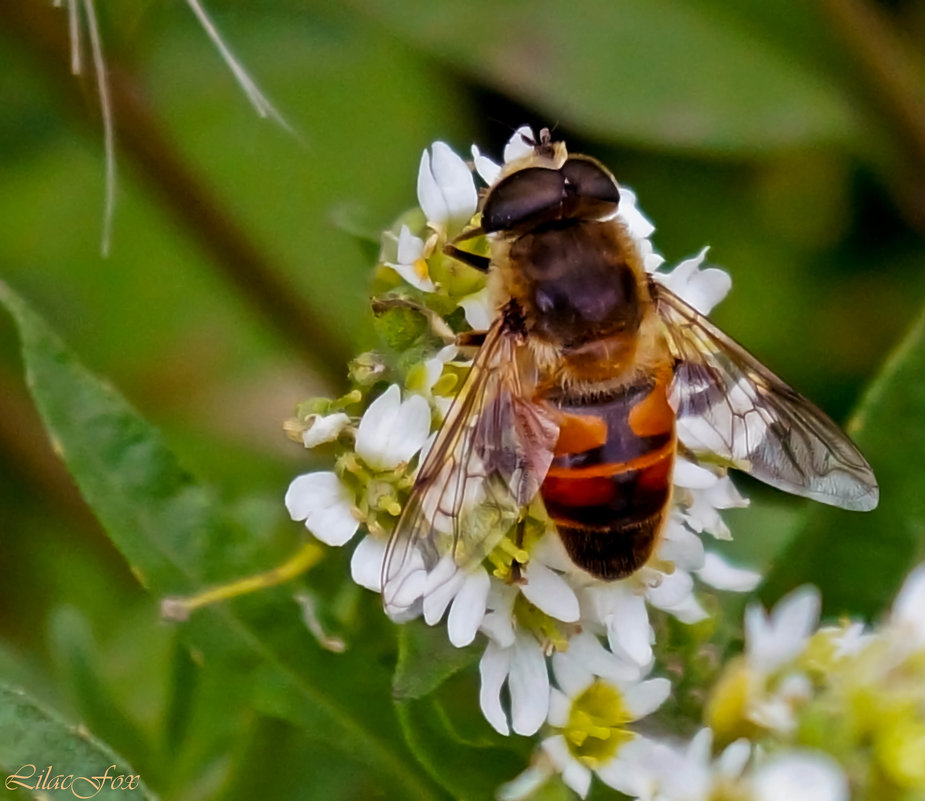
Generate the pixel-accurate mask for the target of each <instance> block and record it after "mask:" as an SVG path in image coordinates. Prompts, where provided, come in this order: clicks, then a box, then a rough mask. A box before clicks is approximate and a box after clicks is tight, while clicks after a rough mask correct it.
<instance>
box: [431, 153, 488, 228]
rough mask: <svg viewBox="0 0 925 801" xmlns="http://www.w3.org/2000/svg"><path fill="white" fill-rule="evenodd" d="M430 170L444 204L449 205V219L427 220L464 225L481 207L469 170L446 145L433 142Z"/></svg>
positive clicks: (447, 206) (447, 207)
mask: <svg viewBox="0 0 925 801" xmlns="http://www.w3.org/2000/svg"><path fill="white" fill-rule="evenodd" d="M431 153H433V157H432V158H431V168H432V169H433V174H434V179H435V180H436V182H437V186H438V187H439V188H440V192H441V194H442V195H443V200H444V202H445V203H446V209H447V215H448V216H447V217H446V218H445V219H442V220H441V219H437V218H430V217H428V221H430V222H435V223H445V222H450V221H452V222H455V223H457V224H459V225H462V224H465V223H466V222H468V221H469V218H470V217H471V216H472V215H473V214H475V209H476V207H477V206H478V204H479V196H478V192H477V191H476V189H475V181H473V180H472V172H471V171H470V170H469V166H468V165H467V164H466V162H465V161H463V160H462V158H460V157H459V156H458V155H457V154H456V153H455V152H454V151H453V149H452V148H451V147H450V146H449V145H447V144H446V143H445V142H434V143H433V145H432V146H431Z"/></svg>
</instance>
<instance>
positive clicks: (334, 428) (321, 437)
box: [302, 412, 350, 448]
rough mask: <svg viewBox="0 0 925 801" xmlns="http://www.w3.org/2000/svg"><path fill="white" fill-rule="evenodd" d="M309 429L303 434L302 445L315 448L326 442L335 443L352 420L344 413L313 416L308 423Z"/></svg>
mask: <svg viewBox="0 0 925 801" xmlns="http://www.w3.org/2000/svg"><path fill="white" fill-rule="evenodd" d="M306 423H307V427H306V429H305V431H303V432H302V444H303V445H304V446H305V447H306V448H314V447H316V446H317V445H321V444H322V443H325V442H333V441H334V440H335V439H337V438H338V437H339V436H340V432H341V431H343V430H344V429H345V428H346V427H347V426H348V425H350V418H349V417H348V416H347V415H346V414H344V413H343V412H335V413H334V414H326V415H321V414H313V415H311V416H310V417H309V418H308V420H307V421H306Z"/></svg>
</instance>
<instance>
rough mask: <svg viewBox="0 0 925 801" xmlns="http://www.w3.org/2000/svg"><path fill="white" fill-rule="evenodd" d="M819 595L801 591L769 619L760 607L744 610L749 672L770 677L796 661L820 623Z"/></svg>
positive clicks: (782, 602) (810, 590)
mask: <svg viewBox="0 0 925 801" xmlns="http://www.w3.org/2000/svg"><path fill="white" fill-rule="evenodd" d="M819 606H820V599H819V591H818V590H817V589H816V588H815V587H810V586H806V587H800V588H799V589H797V590H794V591H793V592H792V593H790V594H789V595H787V596H786V597H785V598H783V599H782V600H780V601H778V602H777V605H776V606H775V607H774V611H773V612H771V614H770V616H769V615H768V614H767V613H766V612H765V611H764V609H763V608H762V606H761V605H760V604H751V605H750V606H749V607H748V608H747V609H746V610H745V659H746V661H747V663H748V666H749V668H750V669H752V670H754V671H756V672H758V673H760V674H764V675H767V674H770V673H773V672H775V671H776V670H777V669H778V668H780V667H783V666H784V665H786V664H787V663H788V662H791V661H792V660H794V659H795V658H796V657H797V655H798V654H799V653H800V652H801V651H802V650H803V649H804V648H805V647H806V643H807V642H808V641H809V636H810V634H812V633H813V631H814V630H815V628H816V625H817V624H818V622H819Z"/></svg>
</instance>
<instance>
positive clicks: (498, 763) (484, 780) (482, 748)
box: [396, 696, 529, 801]
mask: <svg viewBox="0 0 925 801" xmlns="http://www.w3.org/2000/svg"><path fill="white" fill-rule="evenodd" d="M396 708H397V709H398V714H399V718H400V720H401V723H402V728H403V729H404V731H405V737H406V738H407V739H408V743H409V745H410V746H411V748H412V750H413V751H414V754H415V756H416V757H417V758H418V761H419V762H420V763H421V764H422V765H423V766H424V767H425V768H426V770H427V772H428V773H429V774H430V775H431V777H432V778H433V779H435V780H436V781H438V782H439V783H440V784H441V785H442V786H443V787H444V788H445V789H446V790H447V791H448V792H450V793H451V794H452V795H453V797H454V798H459V799H472V800H473V801H475V800H476V799H492V798H494V797H495V791H496V790H497V788H498V786H499V785H501V784H503V783H504V782H506V781H510V780H511V779H513V778H514V777H515V776H516V775H517V774H518V773H519V772H520V771H521V770H523V768H524V765H525V764H526V761H527V760H526V755H524V754H522V753H518V752H517V751H516V750H515V749H516V747H517V746H518V745H519V746H523V744H525V743H527V742H529V741H527V740H525V739H523V738H512V739H510V740H506V741H504V745H507V746H508V748H501V747H498V746H499V742H498V741H499V740H500V739H501V738H500V736H498V735H495V736H487V735H486V737H485V738H484V742H473V741H467V740H464V739H463V738H462V737H461V736H460V735H459V734H458V733H457V732H456V731H455V729H454V728H453V725H452V724H451V723H450V716H449V715H448V714H447V713H446V711H445V710H444V709H443V707H442V705H441V704H440V702H439V701H438V700H437V699H435V698H434V696H429V697H427V698H421V699H407V700H404V701H399V702H397V703H396ZM455 719H456V718H455V716H453V720H455ZM481 725H482V727H483V728H486V729H487V727H488V724H487V723H485V721H484V720H482V721H481ZM492 734H494V733H492Z"/></svg>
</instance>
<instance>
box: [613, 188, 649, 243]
mask: <svg viewBox="0 0 925 801" xmlns="http://www.w3.org/2000/svg"><path fill="white" fill-rule="evenodd" d="M619 216H620V217H622V218H623V222H624V223H626V227H627V228H628V229H629V232H630V234H631V235H632V236H633V238H634V239H648V238H649V237H650V236H652V233H653V232H654V231H655V226H654V225H652V223H651V221H650V220H649V218H648V217H646V215H645V214H643V213H642V212H641V211H640V210H639V207H638V206H637V205H636V193H635V192H634V191H633V190H632V189H629V188H627V187H625V186H621V187H620V213H619Z"/></svg>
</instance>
